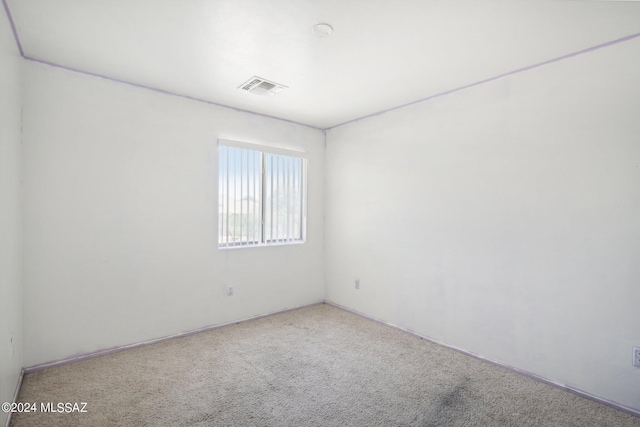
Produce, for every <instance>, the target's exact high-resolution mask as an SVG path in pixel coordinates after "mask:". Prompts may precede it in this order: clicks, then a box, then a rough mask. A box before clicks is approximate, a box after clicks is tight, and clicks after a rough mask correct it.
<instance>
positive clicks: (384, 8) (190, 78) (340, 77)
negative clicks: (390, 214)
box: [3, 0, 640, 129]
mask: <svg viewBox="0 0 640 427" xmlns="http://www.w3.org/2000/svg"><path fill="white" fill-rule="evenodd" d="M3 1H6V4H7V6H8V9H9V11H10V13H11V16H12V18H13V21H14V23H15V27H16V32H17V34H18V38H19V40H20V43H21V45H22V49H23V52H24V55H25V57H27V58H30V59H35V60H39V61H43V62H50V63H54V64H57V65H61V66H64V67H67V68H73V69H77V70H81V71H84V72H88V73H94V74H99V75H102V76H106V77H109V78H113V79H117V80H122V81H126V82H130V83H134V84H138V85H142V86H147V87H152V88H157V89H159V90H163V91H168V92H172V93H175V94H178V95H184V96H190V97H194V98H198V99H201V100H205V101H209V102H213V103H218V104H223V105H227V106H231V107H234V108H239V109H245V110H249V111H253V112H257V113H261V114H265V115H269V116H274V117H278V118H283V119H286V120H291V121H295V122H298V123H302V124H306V125H310V126H314V127H318V128H323V129H324V128H329V127H332V126H336V125H339V124H341V123H344V122H347V121H350V120H354V119H357V118H359V117H363V116H367V115H370V114H374V113H376V112H379V111H381V110H386V109H389V108H394V107H397V106H399V105H403V104H406V103H410V102H413V101H416V100H419V99H423V98H426V97H429V96H433V95H437V94H439V93H443V92H447V91H450V90H453V89H456V88H459V87H463V86H466V85H469V84H473V83H476V82H479V81H482V80H485V79H489V78H492V77H495V76H499V75H502V74H505V73H509V72H512V71H514V70H518V69H522V68H526V67H529V66H532V65H535V64H539V63H541V62H545V61H549V60H553V59H555V58H558V57H562V56H565V55H568V54H571V53H574V52H577V51H581V50H584V49H589V48H591V47H593V46H597V45H600V44H603V43H608V42H611V41H614V40H618V39H620V38H624V37H628V36H631V35H635V34H639V33H640V2H597V1H573V0H572V1H563V0H545V1H542V0H540V1H536V0H531V1H528V0H189V1H184V0H108V1H107V0H3ZM320 22H326V23H329V24H331V25H332V26H333V28H334V33H333V34H332V35H331V36H329V37H326V38H320V37H317V36H315V35H314V34H312V32H311V28H312V26H313V25H314V24H317V23H320ZM254 75H257V76H260V77H264V78H266V79H269V80H273V81H276V82H278V83H282V84H284V85H286V86H289V89H287V90H285V91H284V92H282V93H280V94H278V95H277V96H273V97H262V96H257V95H254V94H250V93H246V92H244V91H240V90H238V89H237V87H238V86H239V85H240V84H241V83H243V82H244V81H246V80H247V79H248V78H250V77H252V76H254Z"/></svg>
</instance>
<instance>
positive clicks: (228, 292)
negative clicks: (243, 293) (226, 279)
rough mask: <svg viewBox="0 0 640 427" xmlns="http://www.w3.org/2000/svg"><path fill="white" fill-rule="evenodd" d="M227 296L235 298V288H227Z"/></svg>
mask: <svg viewBox="0 0 640 427" xmlns="http://www.w3.org/2000/svg"><path fill="white" fill-rule="evenodd" d="M227 296H228V297H232V296H233V286H227Z"/></svg>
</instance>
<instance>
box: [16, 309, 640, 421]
mask: <svg viewBox="0 0 640 427" xmlns="http://www.w3.org/2000/svg"><path fill="white" fill-rule="evenodd" d="M18 402H33V403H36V404H37V406H38V411H37V412H35V413H21V414H14V415H13V417H12V420H11V426H13V427H22V426H29V427H37V426H47V427H55V426H163V427H165V426H518V427H522V426H536V427H537V426H577V427H578V426H579V427H585V426H616V427H623V426H630V427H631V426H635V427H640V418H636V417H633V416H630V415H628V414H626V413H624V412H620V411H617V410H615V409H612V408H610V407H608V406H604V405H602V404H599V403H596V402H593V401H591V400H588V399H584V398H582V397H579V396H576V395H574V394H571V393H567V392H565V391H562V390H559V389H557V388H554V387H551V386H549V385H547V384H544V383H541V382H538V381H535V380H532V379H530V378H527V377H524V376H521V375H518V374H516V373H514V372H512V371H509V370H506V369H503V368H501V367H498V366H495V365H492V364H490V363H486V362H483V361H480V360H477V359H475V358H472V357H470V356H466V355H464V354H462V353H459V352H456V351H454V350H451V349H448V348H445V347H442V346H439V345H437V344H434V343H432V342H429V341H427V340H423V339H420V338H418V337H416V336H413V335H410V334H408V333H405V332H402V331H399V330H396V329H394V328H391V327H388V326H385V325H383V324H380V323H377V322H374V321H372V320H369V319H366V318H364V317H361V316H358V315H355V314H353V313H350V312H347V311H344V310H341V309H339V308H336V307H332V306H329V305H326V304H320V305H315V306H311V307H305V308H301V309H298V310H293V311H289V312H285V313H281V314H277V315H273V316H268V317H263V318H260V319H256V320H251V321H247V322H243V323H239V324H234V325H230V326H225V327H222V328H218V329H214V330H211V331H208V332H203V333H199V334H195V335H191V336H188V337H183V338H176V339H173V340H170V341H165V342H162V343H158V344H153V345H149V346H145V347H141V348H137V349H133V350H127V351H123V352H120V353H115V354H111V355H106V356H101V357H96V358H93V359H90V360H85V361H82V362H78V363H73V364H69V365H65V366H60V367H56V368H52V369H48V370H43V371H39V372H34V373H30V374H27V375H25V377H24V380H23V384H22V387H21V390H20V394H19V396H18ZM43 402H44V403H47V402H49V403H50V404H51V405H52V406H53V407H56V405H57V404H58V403H63V404H64V403H71V404H73V403H76V402H78V403H80V402H86V407H85V408H84V409H85V411H86V412H75V411H74V412H71V413H65V411H64V408H65V407H64V405H63V412H62V413H57V412H55V413H50V412H46V413H45V412H42V411H40V410H39V409H40V405H41V404H42V403H43ZM72 409H73V408H72Z"/></svg>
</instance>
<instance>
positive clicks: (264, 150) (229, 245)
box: [216, 138, 309, 250]
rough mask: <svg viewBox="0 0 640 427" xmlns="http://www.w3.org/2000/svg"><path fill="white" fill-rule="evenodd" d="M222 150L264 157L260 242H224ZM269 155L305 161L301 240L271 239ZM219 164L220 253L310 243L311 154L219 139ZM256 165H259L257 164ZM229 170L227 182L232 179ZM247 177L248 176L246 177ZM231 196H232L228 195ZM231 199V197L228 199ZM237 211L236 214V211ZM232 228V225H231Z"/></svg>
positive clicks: (291, 149) (302, 178)
mask: <svg viewBox="0 0 640 427" xmlns="http://www.w3.org/2000/svg"><path fill="white" fill-rule="evenodd" d="M221 147H230V148H240V149H246V150H251V151H255V152H257V153H259V158H260V162H259V164H260V172H259V174H260V179H259V192H260V200H259V209H258V211H259V212H260V218H259V225H260V232H259V233H258V239H259V240H258V241H257V242H256V241H240V242H226V243H224V242H221V228H222V226H221V222H220V221H221V216H222V214H223V212H221V209H220V206H221V205H224V203H223V202H222V192H221V183H222V175H221V171H222V169H221V167H220V161H221V158H220V155H221V154H220V153H221V150H220V148H221ZM267 155H275V156H285V157H291V158H294V159H300V160H301V163H300V165H301V173H300V181H301V182H300V192H301V196H300V199H301V200H300V202H301V209H300V216H301V218H300V237H299V238H297V237H296V238H290V237H289V238H283V239H277V237H276V239H273V238H268V236H267V234H268V233H267V227H266V224H265V223H266V221H267V207H268V203H267V202H266V200H267V182H266V181H267V180H266V179H265V177H266V174H267V167H266V157H267ZM227 158H228V157H227ZM216 161H217V192H218V211H217V214H216V215H217V218H216V219H217V220H216V228H217V240H218V242H217V247H218V249H220V250H226V249H239V248H253V247H265V246H282V245H296V244H303V243H306V241H307V204H308V197H307V195H308V185H307V176H308V168H309V160H308V157H307V152H306V151H304V150H302V149H299V148H292V147H283V146H278V145H267V144H258V143H249V142H243V141H236V140H231V139H224V138H219V139H218V144H217V150H216ZM254 166H255V165H254ZM228 173H229V171H228V170H227V180H228ZM243 176H244V175H243ZM247 176H249V172H248V171H247ZM227 196H228V195H227ZM227 199H228V197H227ZM228 203H229V202H228V200H227V205H226V206H227V215H228V212H229V210H228V208H229V206H228ZM234 212H235V211H234ZM227 229H228V226H227ZM271 233H272V234H271V236H273V229H272V230H271Z"/></svg>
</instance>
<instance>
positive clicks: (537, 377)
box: [324, 300, 640, 418]
mask: <svg viewBox="0 0 640 427" xmlns="http://www.w3.org/2000/svg"><path fill="white" fill-rule="evenodd" d="M324 303H325V304H327V305H330V306H332V307H335V308H339V309H341V310H344V311H348V312H349V313H352V314H355V315H357V316H361V317H364V318H367V319H369V320H373V321H374V322H377V323H381V324H383V325H386V326H389V327H391V328H394V329H397V330H399V331H402V332H406V333H408V334H411V335H414V336H416V337H418V338H422V339H424V340H427V341H430V342H432V343H434V344H437V345H441V346H443V347H447V348H450V349H452V350H455V351H457V352H459V353H462V354H465V355H467V356H471V357H473V358H475V359H478V360H482V361H483V362H487V363H490V364H492V365H495V366H499V367H501V368H505V369H508V370H509V371H512V372H515V373H516V374H519V375H523V376H525V377H527V378H531V379H532V380H535V381H539V382H541V383H544V384H548V385H550V386H552V387H555V388H558V389H560V390H563V391H566V392H569V393H572V394H575V395H577V396H580V397H583V398H585V399H589V400H591V401H593V402H596V403H600V404H602V405H605V406H608V407H610V408H613V409H616V410H618V411H621V412H624V413H626V414H629V415H631V416H634V417H638V418H640V410H637V409H633V408H630V407H628V406H625V405H621V404H619V403H615V402H612V401H610V400H607V399H605V398H603V397H599V396H595V395H593V394H590V393H587V392H586V391H582V390H579V389H576V388H574V387H571V386H568V385H565V384H561V383H558V382H555V381H552V380H550V379H548V378H544V377H542V376H540V375H537V374H534V373H533V372H529V371H526V370H524V369H520V368H516V367H515V366H511V365H507V364H505V363H502V362H497V361H495V360H491V359H487V358H486V357H483V356H481V355H479V354H476V353H472V352H470V351H467V350H464V349H461V348H459V347H456V346H453V345H450V344H447V343H445V342H442V341H439V340H437V339H434V338H431V337H429V336H426V335H422V334H420V333H418V332H415V331H412V330H410V329H405V328H402V327H400V326H398V325H394V324H393V323H389V322H385V321H384V320H380V319H377V318H375V317H372V316H369V315H368V314H364V313H361V312H359V311H357V310H353V309H351V308H348V307H345V306H343V305H340V304H337V303H335V302H331V301H328V300H324Z"/></svg>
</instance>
